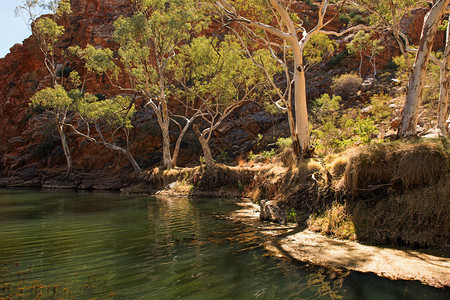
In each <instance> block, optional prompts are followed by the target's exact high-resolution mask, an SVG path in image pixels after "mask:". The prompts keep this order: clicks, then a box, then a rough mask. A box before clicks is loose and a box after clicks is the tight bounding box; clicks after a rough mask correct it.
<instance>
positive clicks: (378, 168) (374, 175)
mask: <svg viewBox="0 0 450 300" xmlns="http://www.w3.org/2000/svg"><path fill="white" fill-rule="evenodd" d="M396 155H397V153H396V151H393V149H390V148H389V149H388V146H387V145H384V144H379V145H373V146H372V147H368V148H363V149H362V150H361V151H360V152H359V153H357V154H356V155H354V156H352V157H351V158H350V160H349V162H348V163H347V166H346V168H345V173H344V184H345V187H346V189H347V190H348V191H350V193H351V194H352V195H358V194H360V193H361V192H362V191H364V190H367V189H370V188H372V187H374V186H379V185H383V184H388V183H390V181H391V179H392V178H393V176H394V174H395V170H396V166H395V165H394V164H395V163H396V160H397V158H396Z"/></svg>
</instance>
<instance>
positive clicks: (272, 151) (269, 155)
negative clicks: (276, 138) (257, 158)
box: [261, 148, 276, 161]
mask: <svg viewBox="0 0 450 300" xmlns="http://www.w3.org/2000/svg"><path fill="white" fill-rule="evenodd" d="M275 154H276V150H275V148H272V149H270V151H267V150H264V151H263V152H261V155H262V157H263V158H264V159H265V160H266V161H270V160H271V159H272V158H273V157H274V156H275Z"/></svg>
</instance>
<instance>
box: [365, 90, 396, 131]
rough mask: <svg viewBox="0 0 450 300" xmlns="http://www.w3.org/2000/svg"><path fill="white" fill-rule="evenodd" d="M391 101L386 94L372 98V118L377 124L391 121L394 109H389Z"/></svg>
mask: <svg viewBox="0 0 450 300" xmlns="http://www.w3.org/2000/svg"><path fill="white" fill-rule="evenodd" d="M389 100H390V97H389V95H385V94H375V95H373V96H372V97H371V99H370V104H371V105H372V110H371V113H372V118H373V120H374V121H375V122H376V123H378V124H380V123H382V122H387V121H389V117H390V116H391V114H392V109H391V108H390V107H389Z"/></svg>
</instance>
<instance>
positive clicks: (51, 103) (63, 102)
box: [30, 85, 73, 175]
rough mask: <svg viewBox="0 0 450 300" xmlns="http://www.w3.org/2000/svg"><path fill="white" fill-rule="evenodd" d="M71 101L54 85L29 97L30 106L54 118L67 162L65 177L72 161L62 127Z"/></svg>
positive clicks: (71, 165) (64, 92) (70, 172)
mask: <svg viewBox="0 0 450 300" xmlns="http://www.w3.org/2000/svg"><path fill="white" fill-rule="evenodd" d="M72 102H73V101H72V99H71V98H70V97H69V96H68V95H67V93H66V90H65V89H64V88H63V87H62V86H60V85H56V86H54V87H47V88H44V89H42V90H40V91H38V92H37V93H35V94H34V95H33V97H31V102H30V106H32V107H42V108H45V109H46V110H48V111H49V112H51V113H52V114H53V115H54V116H55V124H56V128H57V130H58V133H59V137H60V140H61V145H62V148H63V151H64V155H65V157H66V162H67V175H71V174H72V172H73V161H72V156H71V154H70V149H69V145H68V144H67V139H66V134H65V132H64V126H65V125H66V123H67V122H66V120H67V114H68V112H69V110H70V107H71V105H72Z"/></svg>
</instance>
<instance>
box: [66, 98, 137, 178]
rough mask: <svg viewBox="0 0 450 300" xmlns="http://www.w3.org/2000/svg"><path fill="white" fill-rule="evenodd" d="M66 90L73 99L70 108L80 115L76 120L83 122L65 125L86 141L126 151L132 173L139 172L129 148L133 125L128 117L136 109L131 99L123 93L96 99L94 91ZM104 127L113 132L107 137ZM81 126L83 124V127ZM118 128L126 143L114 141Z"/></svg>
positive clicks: (121, 151)
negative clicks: (89, 92) (77, 124)
mask: <svg viewBox="0 0 450 300" xmlns="http://www.w3.org/2000/svg"><path fill="white" fill-rule="evenodd" d="M69 94H71V96H72V98H74V99H75V101H74V106H73V110H74V111H75V112H76V114H77V116H78V118H79V123H82V124H80V125H84V126H77V127H75V126H73V125H72V124H67V126H69V127H71V128H72V129H73V132H74V133H75V134H77V135H79V136H81V137H83V138H85V139H87V140H88V141H90V142H94V143H96V144H99V145H102V146H104V147H106V148H108V149H111V150H113V151H117V152H119V153H122V154H123V155H125V156H126V158H127V159H128V161H129V162H130V164H131V166H132V167H133V170H134V172H135V174H136V175H139V173H140V171H141V168H140V167H139V165H138V163H137V162H136V160H135V159H134V156H133V155H132V153H131V152H130V148H129V144H130V130H131V129H132V128H133V126H132V124H131V120H132V118H133V115H134V113H135V112H136V108H135V106H134V103H133V100H132V99H131V98H130V97H128V96H122V95H118V96H116V97H113V98H111V99H104V100H99V99H98V98H97V97H96V96H94V95H91V94H88V93H85V94H82V93H81V92H80V90H72V91H70V92H69ZM104 127H106V128H107V129H108V131H109V132H112V134H111V135H110V138H109V139H108V138H107V137H106V136H105V134H104V133H103V129H102V128H104ZM80 128H84V130H82V129H80ZM91 128H93V129H95V133H92V129H91ZM119 130H120V131H122V132H123V133H124V136H125V146H120V145H118V144H117V143H115V142H114V136H115V133H116V132H117V131H119Z"/></svg>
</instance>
